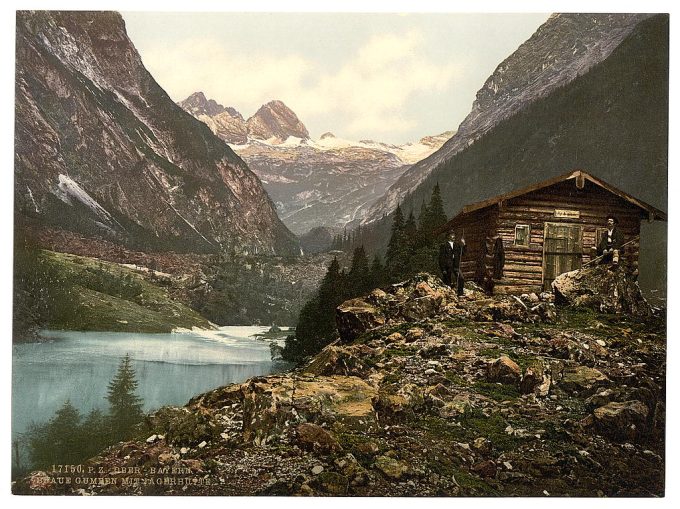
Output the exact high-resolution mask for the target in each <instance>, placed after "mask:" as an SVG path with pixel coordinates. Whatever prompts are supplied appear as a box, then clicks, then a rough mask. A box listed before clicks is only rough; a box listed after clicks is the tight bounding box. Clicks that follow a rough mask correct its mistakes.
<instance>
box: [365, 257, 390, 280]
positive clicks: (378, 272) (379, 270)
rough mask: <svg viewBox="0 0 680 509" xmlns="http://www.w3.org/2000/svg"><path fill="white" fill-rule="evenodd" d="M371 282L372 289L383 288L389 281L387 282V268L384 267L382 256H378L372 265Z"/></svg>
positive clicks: (374, 258)
mask: <svg viewBox="0 0 680 509" xmlns="http://www.w3.org/2000/svg"><path fill="white" fill-rule="evenodd" d="M369 279H370V281H371V285H370V286H371V287H372V288H380V287H381V286H383V285H384V284H385V283H386V282H387V281H386V279H387V278H386V276H385V267H383V264H382V261H381V260H380V256H378V255H377V254H376V255H375V256H374V257H373V262H372V263H371V272H370V277H369Z"/></svg>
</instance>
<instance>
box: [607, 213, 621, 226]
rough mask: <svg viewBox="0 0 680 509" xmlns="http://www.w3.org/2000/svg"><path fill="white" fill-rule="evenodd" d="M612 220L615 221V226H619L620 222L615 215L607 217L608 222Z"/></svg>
mask: <svg viewBox="0 0 680 509" xmlns="http://www.w3.org/2000/svg"><path fill="white" fill-rule="evenodd" d="M610 219H612V220H613V221H614V224H619V220H618V219H617V218H616V216H614V215H613V214H609V215H608V216H607V221H609V220H610Z"/></svg>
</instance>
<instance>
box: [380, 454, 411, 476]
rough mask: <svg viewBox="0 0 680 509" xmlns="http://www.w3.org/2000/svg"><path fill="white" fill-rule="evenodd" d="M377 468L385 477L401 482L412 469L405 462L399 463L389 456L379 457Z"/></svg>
mask: <svg viewBox="0 0 680 509" xmlns="http://www.w3.org/2000/svg"><path fill="white" fill-rule="evenodd" d="M375 468H377V469H378V470H380V471H381V472H382V473H383V474H384V475H385V477H388V478H390V479H394V480H399V479H401V478H402V477H403V476H404V475H406V474H407V473H408V472H409V470H410V468H409V466H408V464H407V463H406V462H404V461H399V460H396V459H394V458H390V457H389V456H378V457H377V458H376V459H375Z"/></svg>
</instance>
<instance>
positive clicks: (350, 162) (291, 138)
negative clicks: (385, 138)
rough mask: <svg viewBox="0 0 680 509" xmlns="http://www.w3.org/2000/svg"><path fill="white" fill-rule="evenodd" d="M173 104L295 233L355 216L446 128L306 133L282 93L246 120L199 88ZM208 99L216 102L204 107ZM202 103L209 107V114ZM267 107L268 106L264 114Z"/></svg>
mask: <svg viewBox="0 0 680 509" xmlns="http://www.w3.org/2000/svg"><path fill="white" fill-rule="evenodd" d="M177 104H179V105H180V106H181V107H182V108H184V109H185V110H186V111H187V112H189V113H191V114H192V115H194V116H195V117H196V118H198V119H199V120H201V121H202V122H204V123H205V124H206V125H207V126H208V127H210V129H211V130H212V131H213V132H214V133H215V134H216V135H217V136H219V137H220V138H221V139H222V140H224V141H225V142H227V143H228V144H230V146H231V148H232V149H233V150H234V151H235V152H236V153H238V154H239V155H240V156H241V157H242V158H243V159H244V160H245V161H246V162H247V163H248V165H249V166H250V167H251V168H252V169H253V171H254V172H255V173H256V174H257V175H258V176H259V177H260V179H261V180H262V182H263V185H264V187H265V189H267V192H268V193H269V194H270V196H271V197H272V199H273V200H274V202H275V203H276V206H277V210H278V212H279V215H280V217H281V219H282V221H283V222H284V223H285V224H286V226H288V227H289V228H290V229H291V230H292V231H294V232H295V233H296V234H298V235H302V234H305V233H307V232H309V231H310V230H312V229H314V228H318V227H330V228H343V227H345V226H346V225H347V224H350V223H353V224H354V223H357V222H359V221H361V219H362V218H363V217H364V215H365V214H366V212H367V211H368V209H369V207H370V205H371V204H372V203H373V202H374V201H375V200H376V199H378V198H379V197H380V196H382V194H383V193H384V192H385V190H387V188H388V187H389V186H390V185H391V184H392V183H393V182H394V181H395V180H396V179H397V178H398V177H399V175H401V172H403V171H404V169H406V167H407V166H408V165H409V164H411V163H413V162H415V161H418V160H420V159H422V157H424V156H426V155H427V154H430V153H432V152H433V151H434V150H436V149H437V148H439V147H440V146H441V145H442V144H443V143H444V142H445V141H446V140H447V139H449V138H450V137H451V136H452V135H453V131H447V132H444V133H441V134H438V135H430V136H424V137H423V138H421V139H420V140H419V141H418V142H415V143H405V144H402V145H393V144H389V143H382V142H377V141H373V140H360V141H358V142H357V141H351V140H345V139H342V138H339V137H337V136H335V135H334V134H333V133H331V132H330V131H328V132H325V133H324V134H322V135H321V136H320V137H319V139H318V140H314V139H312V138H311V137H310V136H309V133H308V131H307V129H306V128H305V127H304V124H303V123H302V122H301V121H300V120H299V119H298V117H297V115H296V114H295V113H294V112H293V111H292V110H290V108H288V107H287V106H285V104H284V103H283V102H282V101H278V100H274V101H270V102H269V103H267V104H265V105H262V106H261V107H260V108H259V109H258V111H257V113H255V114H254V115H253V116H252V117H250V118H249V119H248V120H247V121H244V120H243V119H242V117H241V119H235V118H234V115H232V114H229V113H227V112H225V111H223V110H222V109H224V107H223V106H221V105H219V104H218V103H217V102H216V101H214V100H213V99H207V98H206V96H205V94H204V93H203V92H195V93H194V94H192V95H191V96H189V97H188V98H186V99H185V100H183V101H180V102H179V103H177ZM211 105H218V106H219V107H220V108H222V109H219V108H214V107H212V109H211ZM227 109H228V108H227ZM209 111H215V112H216V113H215V114H213V115H210V114H209ZM234 111H236V110H234ZM272 111H273V112H275V113H274V114H271V115H270V113H271V112H272ZM239 115H240V114H239ZM291 126H292V127H291Z"/></svg>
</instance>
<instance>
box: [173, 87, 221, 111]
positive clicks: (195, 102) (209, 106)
mask: <svg viewBox="0 0 680 509" xmlns="http://www.w3.org/2000/svg"><path fill="white" fill-rule="evenodd" d="M178 104H179V106H180V107H182V108H184V109H185V110H186V111H188V112H189V113H191V114H192V115H194V116H198V115H208V116H211V117H212V116H214V115H219V114H220V113H222V112H223V111H224V106H222V105H221V104H218V103H217V102H216V101H214V100H213V99H206V97H205V94H204V93H203V92H194V93H193V94H191V95H190V96H189V97H187V98H186V99H185V100H184V101H182V102H180V103H178Z"/></svg>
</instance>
